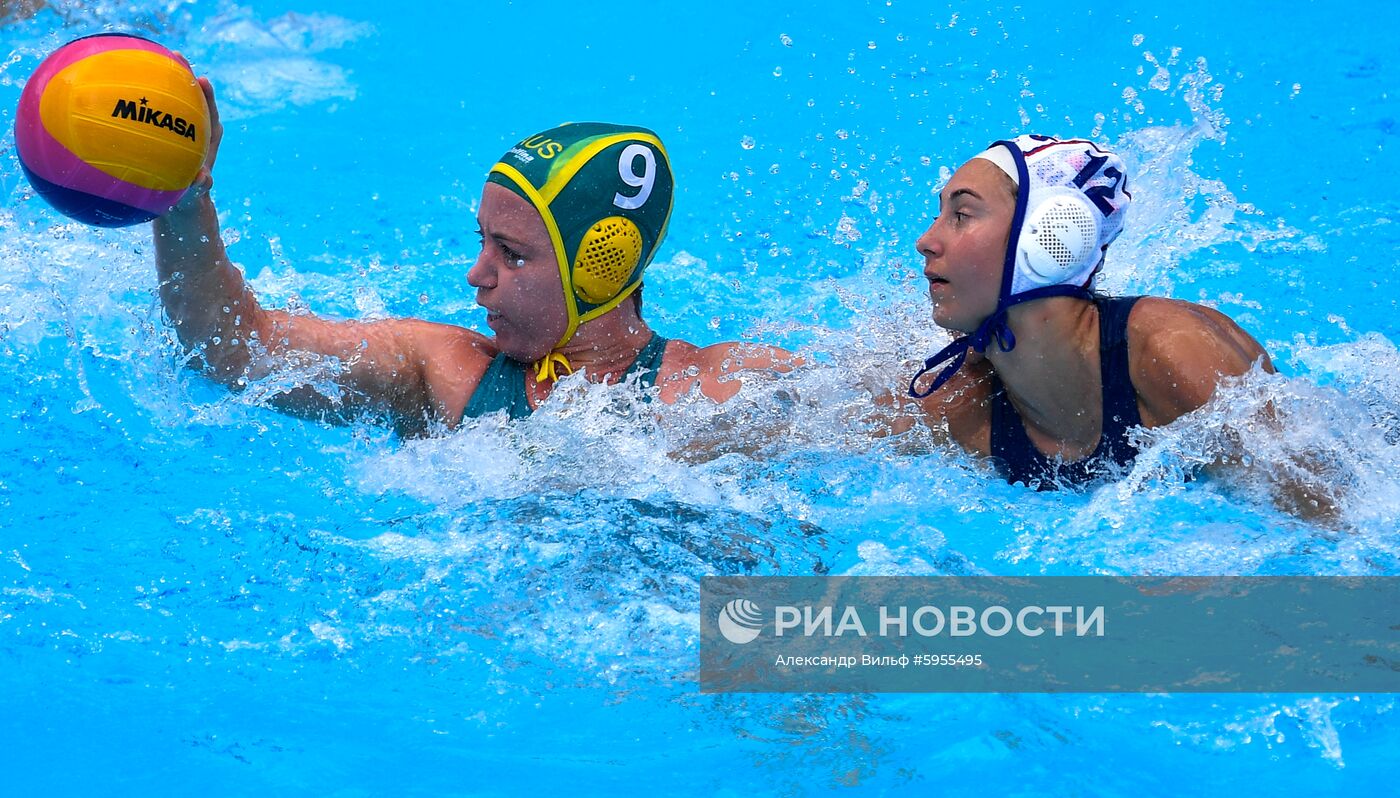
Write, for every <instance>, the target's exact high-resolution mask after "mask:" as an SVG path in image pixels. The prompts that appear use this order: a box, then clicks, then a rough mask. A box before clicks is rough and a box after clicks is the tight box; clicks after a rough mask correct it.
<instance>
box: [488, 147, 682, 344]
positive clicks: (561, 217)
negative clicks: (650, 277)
mask: <svg viewBox="0 0 1400 798" xmlns="http://www.w3.org/2000/svg"><path fill="white" fill-rule="evenodd" d="M486 180H487V182H489V183H496V184H498V185H501V186H505V187H506V188H508V189H510V190H511V191H513V192H515V193H516V194H517V195H519V196H520V197H522V198H524V199H525V201H526V202H529V203H530V204H531V205H532V206H534V208H535V210H537V211H539V213H540V216H541V217H543V218H544V225H545V228H546V229H548V230H549V237H550V239H551V241H552V242H553V244H554V254H555V258H556V259H557V260H558V262H559V276H560V277H561V278H562V279H563V281H564V303H565V305H566V306H567V308H568V312H569V327H568V329H567V330H566V331H565V333H564V337H563V338H561V339H559V343H558V344H556V348H557V347H560V346H563V345H564V344H565V343H566V342H568V340H569V339H570V338H572V337H573V335H574V333H575V332H576V331H577V330H578V326H579V325H580V324H582V323H583V322H586V321H588V320H590V319H594V318H597V317H598V316H601V315H603V314H604V313H607V312H608V311H610V310H612V309H613V308H615V307H617V305H618V303H620V302H621V301H622V300H623V299H625V298H626V297H628V296H630V295H631V294H632V292H633V291H635V290H637V286H639V285H641V282H642V272H643V270H644V269H646V266H647V264H648V263H650V262H651V258H652V255H654V254H655V253H656V247H657V245H658V244H660V243H661V239H662V238H664V237H665V236H666V224H667V222H668V221H669V220H670V218H671V202H672V196H673V194H674V188H675V184H674V181H673V180H672V177H671V163H670V159H669V158H667V156H666V148H665V147H663V146H662V144H661V139H659V138H657V136H656V134H655V133H653V132H652V131H650V130H647V129H645V128H640V127H628V126H624V125H612V124H607V123H603V122H579V123H571V124H566V125H560V126H559V127H556V128H551V129H550V130H546V131H544V132H542V133H536V134H535V135H533V136H530V137H529V138H526V139H525V140H523V141H521V142H520V143H519V144H516V145H515V146H514V147H512V148H510V150H508V151H507V152H506V154H505V155H502V156H501V159H500V160H499V161H497V162H496V165H495V166H493V167H491V173H490V174H489V175H488V176H487V178H486Z"/></svg>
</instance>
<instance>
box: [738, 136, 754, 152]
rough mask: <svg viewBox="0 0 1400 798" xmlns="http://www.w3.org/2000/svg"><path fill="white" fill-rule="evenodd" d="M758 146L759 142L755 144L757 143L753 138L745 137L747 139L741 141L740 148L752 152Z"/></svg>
mask: <svg viewBox="0 0 1400 798" xmlns="http://www.w3.org/2000/svg"><path fill="white" fill-rule="evenodd" d="M756 145H757V142H755V141H754V140H753V136H745V137H743V138H741V139H739V146H740V147H743V148H744V149H746V150H751V149H753V148H754V147H755V146H756Z"/></svg>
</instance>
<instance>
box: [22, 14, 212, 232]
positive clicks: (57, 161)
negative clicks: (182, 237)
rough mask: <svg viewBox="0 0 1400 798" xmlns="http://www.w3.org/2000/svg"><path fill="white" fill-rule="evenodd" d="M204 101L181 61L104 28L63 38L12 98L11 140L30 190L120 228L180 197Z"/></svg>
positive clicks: (205, 137) (201, 139)
mask: <svg viewBox="0 0 1400 798" xmlns="http://www.w3.org/2000/svg"><path fill="white" fill-rule="evenodd" d="M209 133H210V131H209V107H208V104H207V103H206V101H205V99H204V92H203V91H202V90H201V89H200V86H199V83H198V82H197V81H196V80H195V77H194V73H193V72H191V71H190V67H189V64H188V63H187V62H186V61H185V60H184V59H183V58H181V57H180V56H178V55H176V54H175V53H172V52H171V51H169V50H167V49H166V48H164V47H162V46H160V45H159V44H156V43H155V42H152V41H148V40H146V39H142V38H140V37H137V36H129V35H126V34H116V33H106V34H98V35H96V36H88V37H85V38H82V39H77V40H75V41H72V42H69V43H68V44H66V45H64V46H63V47H60V48H59V49H58V50H55V51H54V52H53V54H52V55H50V56H49V57H48V58H46V59H44V62H43V63H42V64H40V65H39V68H38V69H37V70H35V72H34V75H33V76H32V77H31V78H30V79H29V82H28V83H27V84H25V87H24V91H23V93H22V94H21V96H20V101H19V112H18V113H17V114H16V116H15V146H16V149H17V150H18V152H19V159H20V164H21V165H22V166H23V167H24V171H25V174H26V175H27V176H28V177H29V182H30V184H31V185H33V186H34V188H35V190H36V191H38V192H39V194H40V195H41V196H42V197H43V198H44V199H45V200H47V201H48V202H49V204H50V205H52V206H53V207H54V208H56V209H58V210H59V211H60V212H62V213H64V214H66V215H67V216H70V217H72V218H73V219H76V220H78V221H80V222H84V223H86V224H92V225H98V226H101V227H126V226H128V225H133V224H139V223H141V222H146V221H150V220H151V219H154V218H156V217H157V216H161V215H163V214H164V213H165V212H166V211H168V210H169V209H170V208H171V207H172V206H174V205H175V204H176V203H177V202H179V201H180V198H181V197H182V196H183V195H184V193H185V191H186V189H188V188H189V185H190V183H191V182H193V180H194V178H195V176H196V175H197V174H198V173H199V169H200V167H201V166H202V165H203V164H204V156H205V153H206V152H207V151H208V149H209Z"/></svg>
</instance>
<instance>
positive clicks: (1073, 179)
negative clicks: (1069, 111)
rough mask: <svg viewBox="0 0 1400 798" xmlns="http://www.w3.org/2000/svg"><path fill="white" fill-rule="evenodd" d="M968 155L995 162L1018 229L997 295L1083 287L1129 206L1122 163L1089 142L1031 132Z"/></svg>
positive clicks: (1099, 264)
mask: <svg viewBox="0 0 1400 798" xmlns="http://www.w3.org/2000/svg"><path fill="white" fill-rule="evenodd" d="M1017 156H1020V157H1019V158H1018V157H1017ZM974 157H976V158H981V159H983V160H987V161H991V162H992V163H993V164H996V166H997V167H998V168H1000V169H1001V170H1002V171H1003V172H1005V173H1006V175H1007V176H1008V177H1010V178H1011V182H1013V183H1015V184H1016V189H1017V191H1016V193H1017V202H1016V206H1017V214H1018V216H1019V217H1020V224H1013V226H1012V229H1013V232H1014V234H1013V235H1012V237H1011V239H1010V241H1009V242H1008V246H1007V265H1008V267H1009V268H1010V270H1011V275H1010V277H1011V280H1010V285H1009V286H1006V289H1008V290H1005V291H1004V294H1005V295H1006V296H1007V297H1008V298H1009V297H1014V296H1017V295H1019V294H1022V293H1024V292H1026V291H1030V290H1033V289H1036V288H1041V287H1044V286H1051V285H1077V286H1084V287H1088V284H1089V282H1090V279H1091V278H1092V277H1093V276H1094V274H1095V273H1096V272H1097V271H1098V270H1099V268H1100V267H1101V266H1102V265H1103V259H1104V253H1105V252H1106V251H1107V250H1108V245H1109V244H1112V243H1113V241H1114V239H1116V238H1118V234H1119V233H1121V232H1122V231H1123V218H1124V216H1126V214H1127V210H1128V204H1129V203H1130V202H1131V201H1132V195H1131V194H1129V193H1128V174H1127V169H1126V168H1125V167H1124V166H1123V161H1122V159H1120V158H1119V157H1118V156H1117V155H1115V154H1113V153H1112V152H1109V151H1108V150H1105V149H1103V148H1101V147H1099V146H1098V145H1097V144H1094V143H1093V142H1091V141H1084V140H1082V139H1066V140H1061V139H1056V138H1051V137H1049V136H1035V135H1026V136H1018V137H1016V138H1014V139H1012V140H1010V141H999V142H997V143H996V144H993V145H992V147H991V148H990V149H988V150H987V151H985V152H982V153H980V154H978V155H976V156H974ZM1013 258H1014V260H1013ZM1013 264H1014V265H1013ZM1003 282H1005V279H1003Z"/></svg>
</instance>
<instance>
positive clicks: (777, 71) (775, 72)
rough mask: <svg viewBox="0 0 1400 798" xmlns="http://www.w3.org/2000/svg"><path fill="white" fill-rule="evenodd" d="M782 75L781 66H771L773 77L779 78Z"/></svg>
mask: <svg viewBox="0 0 1400 798" xmlns="http://www.w3.org/2000/svg"><path fill="white" fill-rule="evenodd" d="M782 76H783V68H782V67H780V66H775V67H773V77H775V78H780V77H782Z"/></svg>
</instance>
